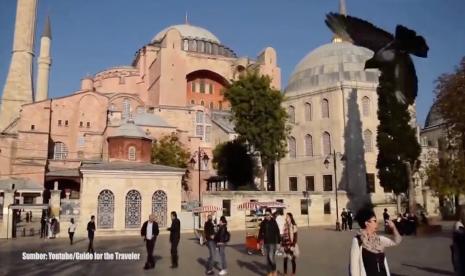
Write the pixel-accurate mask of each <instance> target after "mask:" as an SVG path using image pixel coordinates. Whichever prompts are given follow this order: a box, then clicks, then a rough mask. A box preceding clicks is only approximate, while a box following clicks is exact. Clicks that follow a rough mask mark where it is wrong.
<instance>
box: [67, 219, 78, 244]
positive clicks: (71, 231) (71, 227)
mask: <svg viewBox="0 0 465 276" xmlns="http://www.w3.org/2000/svg"><path fill="white" fill-rule="evenodd" d="M70 222H71V224H70V225H69V228H68V235H69V242H70V244H71V245H72V244H73V238H74V231H76V224H75V223H74V218H71V220H70Z"/></svg>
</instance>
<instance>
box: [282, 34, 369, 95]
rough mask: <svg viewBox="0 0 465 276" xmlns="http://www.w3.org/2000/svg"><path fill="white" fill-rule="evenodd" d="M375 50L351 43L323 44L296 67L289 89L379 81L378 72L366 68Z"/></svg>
mask: <svg viewBox="0 0 465 276" xmlns="http://www.w3.org/2000/svg"><path fill="white" fill-rule="evenodd" d="M372 56H373V52H372V51H370V50H368V49H366V48H362V47H358V46H355V45H353V44H351V43H348V42H335V43H328V44H325V45H322V46H320V47H318V48H316V49H315V50H313V51H311V52H310V53H308V54H307V55H306V56H305V57H304V58H303V59H302V60H301V61H300V62H299V63H298V64H297V66H296V67H295V69H294V72H293V73H292V75H291V77H290V79H289V83H288V86H287V88H286V92H299V91H302V92H307V91H309V90H315V88H317V87H326V86H331V85H335V84H336V83H338V82H340V81H344V80H345V81H361V82H370V83H377V82H378V71H377V70H373V69H369V70H364V67H365V61H366V60H367V59H370V58H371V57H372Z"/></svg>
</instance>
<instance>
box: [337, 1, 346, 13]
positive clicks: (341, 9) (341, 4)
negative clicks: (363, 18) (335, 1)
mask: <svg viewBox="0 0 465 276" xmlns="http://www.w3.org/2000/svg"><path fill="white" fill-rule="evenodd" d="M339 13H340V14H343V15H347V9H346V0H339Z"/></svg>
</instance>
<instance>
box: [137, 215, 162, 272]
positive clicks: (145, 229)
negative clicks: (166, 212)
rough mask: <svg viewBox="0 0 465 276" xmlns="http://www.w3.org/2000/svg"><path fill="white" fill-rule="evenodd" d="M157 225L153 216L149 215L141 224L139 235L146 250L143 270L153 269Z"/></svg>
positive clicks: (157, 232)
mask: <svg viewBox="0 0 465 276" xmlns="http://www.w3.org/2000/svg"><path fill="white" fill-rule="evenodd" d="M159 232H160V231H159V229H158V223H157V222H156V221H155V215H154V214H151V215H150V216H149V220H147V221H146V222H144V224H142V228H141V229H140V235H141V236H142V237H143V238H144V241H145V248H146V249H147V261H146V262H145V265H144V269H146V270H147V269H152V268H154V267H155V258H154V257H153V249H154V248H155V242H156V241H157V236H158V234H159Z"/></svg>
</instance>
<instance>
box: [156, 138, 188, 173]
mask: <svg viewBox="0 0 465 276" xmlns="http://www.w3.org/2000/svg"><path fill="white" fill-rule="evenodd" d="M189 157H190V154H189V151H188V150H187V149H186V148H185V147H184V145H183V144H182V143H181V141H179V138H178V136H177V135H175V134H172V135H166V136H163V137H162V138H161V139H160V140H159V141H157V142H156V143H154V144H153V146H152V163H155V164H159V165H165V166H172V167H178V168H187V163H188V161H189Z"/></svg>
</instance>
